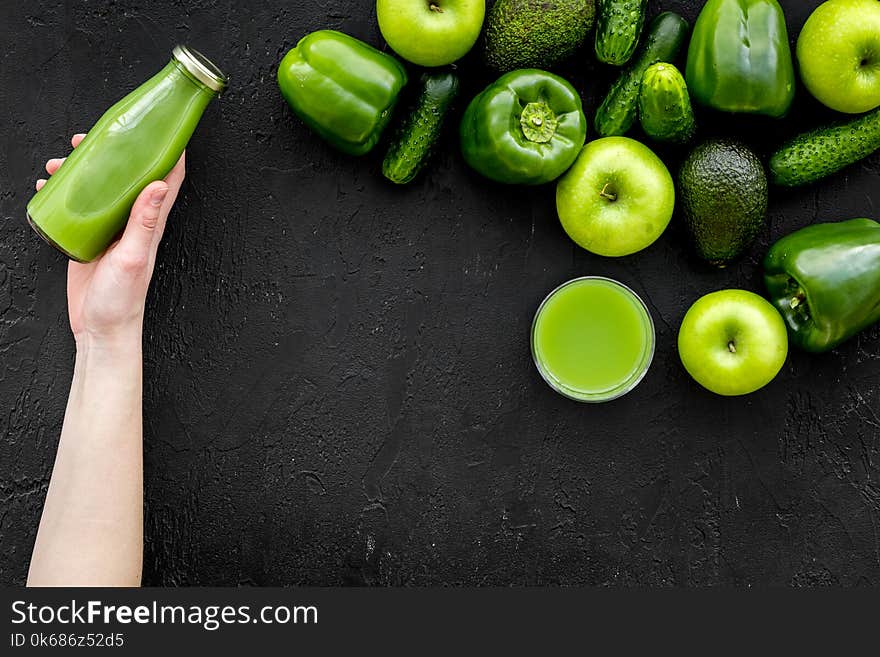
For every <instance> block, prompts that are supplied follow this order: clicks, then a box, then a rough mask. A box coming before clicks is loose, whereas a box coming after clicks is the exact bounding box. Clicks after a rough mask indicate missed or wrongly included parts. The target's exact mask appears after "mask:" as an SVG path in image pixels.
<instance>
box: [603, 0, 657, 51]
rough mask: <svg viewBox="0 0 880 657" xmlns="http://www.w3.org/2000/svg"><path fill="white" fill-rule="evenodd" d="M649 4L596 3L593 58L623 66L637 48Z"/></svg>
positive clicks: (628, 0) (631, 0)
mask: <svg viewBox="0 0 880 657" xmlns="http://www.w3.org/2000/svg"><path fill="white" fill-rule="evenodd" d="M647 8H648V0H599V6H598V18H597V20H596V57H597V58H598V59H599V61H600V62H605V63H606V64H613V65H614V66H623V65H624V64H626V63H627V62H628V61H629V59H630V57H632V55H633V53H634V52H635V50H636V46H637V45H639V37H640V36H641V35H642V28H643V27H644V26H645V12H646V10H647Z"/></svg>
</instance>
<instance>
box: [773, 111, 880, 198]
mask: <svg viewBox="0 0 880 657" xmlns="http://www.w3.org/2000/svg"><path fill="white" fill-rule="evenodd" d="M878 149H880V108H878V109H876V110H874V111H872V112H869V113H868V114H865V115H863V116H860V117H859V118H857V119H855V120H852V121H848V122H846V123H840V124H837V125H832V126H827V127H825V128H819V129H818V130H813V131H811V132H807V133H805V134H802V135H800V136H798V137H795V138H794V139H792V140H791V141H790V142H788V143H787V144H785V145H784V146H783V147H782V148H780V149H779V150H778V151H776V152H775V153H774V154H773V156H772V157H771V158H770V181H771V182H772V183H773V184H774V185H780V186H782V187H797V186H799V185H806V184H808V183H812V182H816V181H817V180H820V179H821V178H824V177H825V176H830V175H831V174H832V173H837V172H838V171H840V170H841V169H843V168H844V167H847V166H849V165H850V164H855V163H856V162H858V161H859V160H863V159H865V158H866V157H868V156H869V155H870V154H871V153H873V152H874V151H876V150H878Z"/></svg>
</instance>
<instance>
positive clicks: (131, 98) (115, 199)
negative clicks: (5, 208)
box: [27, 46, 227, 262]
mask: <svg viewBox="0 0 880 657" xmlns="http://www.w3.org/2000/svg"><path fill="white" fill-rule="evenodd" d="M226 82H227V79H226V76H225V75H223V73H222V72H221V71H220V69H218V68H217V67H216V66H215V65H214V64H212V63H211V62H210V61H209V60H208V59H207V58H206V57H205V56H204V55H202V54H201V53H199V52H198V51H196V50H192V49H190V48H187V47H186V46H177V47H175V48H174V51H173V54H172V58H171V61H170V62H169V63H168V65H167V66H165V68H163V69H162V70H161V71H159V73H157V74H156V75H155V76H153V77H152V78H150V79H149V80H147V81H146V82H144V83H143V84H142V85H141V86H139V87H138V88H137V89H135V90H134V91H132V92H131V93H130V94H128V95H127V96H126V97H125V98H123V99H122V100H120V101H119V102H117V103H116V104H115V105H113V106H112V107H111V108H110V109H108V110H107V111H106V112H105V113H104V115H103V116H102V117H101V118H100V119H99V120H98V122H97V123H96V124H95V125H94V127H92V129H91V130H90V131H89V133H88V134H87V135H86V137H85V139H83V141H82V143H81V144H80V145H79V146H77V147H76V149H74V151H73V152H72V153H71V154H70V157H68V158H67V160H66V161H65V162H64V165H63V166H62V167H61V168H60V169H59V170H58V171H57V172H56V173H55V174H54V175H53V176H51V177H50V178H49V180H48V181H47V182H46V185H45V186H44V187H43V188H42V189H41V190H40V191H39V192H37V193H36V195H35V196H34V197H33V198H32V199H31V201H30V203H28V206H27V218H28V221H29V222H30V224H31V226H32V227H33V228H34V230H35V231H37V233H39V234H40V236H42V237H43V238H44V239H45V240H46V241H47V242H49V243H50V244H51V245H52V246H54V247H56V248H57V249H59V250H60V251H62V252H63V253H64V254H66V255H67V256H68V257H70V258H73V259H74V260H78V261H80V262H90V261H91V260H94V259H95V258H96V257H98V255H100V254H101V253H102V252H103V251H104V250H105V249H106V248H107V246H109V245H110V243H111V242H112V241H113V239H114V238H115V237H116V236H117V235H118V234H119V232H120V231H121V230H122V229H123V228H124V227H125V223H126V221H127V220H128V215H129V212H130V211H131V207H132V205H133V204H134V201H135V199H136V198H137V196H138V194H140V193H141V191H142V190H143V189H144V187H146V186H147V185H148V184H150V183H151V182H153V181H154V180H160V179H162V178H164V177H165V176H166V175H167V174H168V172H169V171H171V169H172V167H173V166H174V165H175V163H176V162H177V160H178V159H179V158H180V155H181V153H183V150H184V148H186V144H187V142H188V141H189V138H190V137H191V136H192V133H193V131H194V130H195V128H196V125H198V122H199V119H200V118H201V116H202V112H204V110H205V107H207V105H208V103H209V102H211V100H212V99H213V98H214V97H215V96H217V95H218V94H219V93H220V92H221V91H222V90H223V89H224V88H225V87H226Z"/></svg>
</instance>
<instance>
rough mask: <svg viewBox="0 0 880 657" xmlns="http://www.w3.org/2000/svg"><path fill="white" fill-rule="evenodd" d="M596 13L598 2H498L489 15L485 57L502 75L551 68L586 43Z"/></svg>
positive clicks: (556, 0) (575, 0)
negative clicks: (521, 70) (514, 70)
mask: <svg viewBox="0 0 880 657" xmlns="http://www.w3.org/2000/svg"><path fill="white" fill-rule="evenodd" d="M595 13H596V6H595V2H594V0H497V2H495V4H493V5H492V6H491V7H490V8H489V11H488V13H487V15H486V29H485V41H484V47H483V58H484V59H485V61H486V64H487V65H488V66H489V68H492V69H494V70H496V71H498V72H499V73H505V72H507V71H512V70H513V69H517V68H550V67H551V66H554V65H556V64H557V63H558V62H560V61H562V60H563V59H565V58H567V57H570V56H571V55H573V54H574V51H575V50H577V48H578V47H579V46H580V45H581V44H582V43H583V42H584V41H585V40H586V38H587V34H588V33H589V32H590V29H591V28H592V27H593V22H594V20H595Z"/></svg>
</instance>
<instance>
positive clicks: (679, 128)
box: [639, 62, 696, 143]
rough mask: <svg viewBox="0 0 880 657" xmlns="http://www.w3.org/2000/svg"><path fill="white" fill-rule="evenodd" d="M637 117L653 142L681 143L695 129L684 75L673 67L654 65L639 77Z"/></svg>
mask: <svg viewBox="0 0 880 657" xmlns="http://www.w3.org/2000/svg"><path fill="white" fill-rule="evenodd" d="M639 119H640V121H641V123H642V130H644V131H645V134H646V135H648V136H649V137H651V138H652V139H656V140H657V141H669V142H678V143H683V142H686V141H689V140H690V139H691V138H692V137H693V136H694V132H696V121H695V120H694V111H693V109H692V108H691V98H690V96H689V95H688V90H687V85H686V84H685V82H684V78H683V77H682V76H681V73H680V72H679V71H678V69H677V68H675V66H673V65H672V64H665V63H663V62H660V63H658V64H654V65H653V66H651V67H650V68H649V69H648V70H647V71H645V77H643V78H642V86H641V89H640V90H639Z"/></svg>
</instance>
